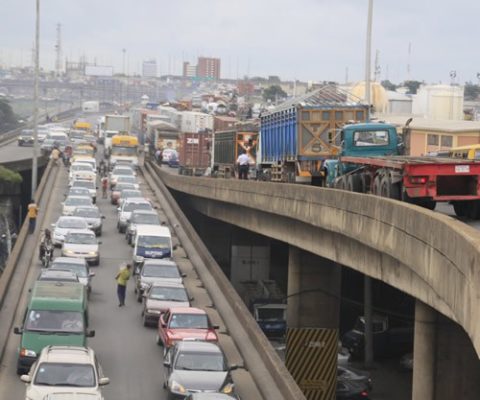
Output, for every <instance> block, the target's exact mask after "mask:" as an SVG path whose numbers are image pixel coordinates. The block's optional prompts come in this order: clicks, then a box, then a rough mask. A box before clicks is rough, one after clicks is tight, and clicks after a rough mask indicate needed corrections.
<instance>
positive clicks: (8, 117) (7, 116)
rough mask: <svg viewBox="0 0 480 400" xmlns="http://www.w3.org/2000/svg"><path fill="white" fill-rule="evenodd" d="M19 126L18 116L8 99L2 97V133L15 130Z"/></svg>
mask: <svg viewBox="0 0 480 400" xmlns="http://www.w3.org/2000/svg"><path fill="white" fill-rule="evenodd" d="M17 125H18V122H17V116H16V115H15V113H14V112H13V110H12V107H11V106H10V103H9V102H8V100H7V99H5V98H2V97H0V132H6V131H9V130H12V129H15V128H16V127H17Z"/></svg>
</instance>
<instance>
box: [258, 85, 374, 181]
mask: <svg viewBox="0 0 480 400" xmlns="http://www.w3.org/2000/svg"><path fill="white" fill-rule="evenodd" d="M367 116H368V106H366V105H363V104H361V103H360V102H359V100H357V99H352V96H351V95H350V94H348V93H347V92H343V91H341V90H340V89H338V88H337V87H335V86H332V85H329V86H325V87H323V88H320V89H318V90H316V91H314V92H311V93H307V94H305V95H303V96H300V97H297V98H295V99H292V100H289V101H287V102H285V103H283V104H281V105H279V106H278V107H276V108H274V109H273V110H270V111H268V112H266V113H264V114H262V115H261V117H260V119H261V124H260V151H259V159H258V168H259V178H260V179H263V180H271V181H277V182H300V183H311V184H321V183H322V181H323V175H322V165H323V161H324V160H325V159H328V158H331V157H333V156H335V155H336V154H337V153H338V145H339V144H340V140H339V136H338V133H339V131H340V129H341V127H342V126H343V125H344V124H346V123H348V122H361V121H366V119H367Z"/></svg>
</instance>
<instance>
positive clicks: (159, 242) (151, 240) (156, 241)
mask: <svg viewBox="0 0 480 400" xmlns="http://www.w3.org/2000/svg"><path fill="white" fill-rule="evenodd" d="M137 245H138V247H146V248H147V249H169V248H170V239H169V238H167V237H162V236H146V235H140V236H138V243H137Z"/></svg>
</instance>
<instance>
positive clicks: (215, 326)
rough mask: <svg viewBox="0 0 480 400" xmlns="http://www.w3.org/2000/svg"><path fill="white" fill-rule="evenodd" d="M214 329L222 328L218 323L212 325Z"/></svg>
mask: <svg viewBox="0 0 480 400" xmlns="http://www.w3.org/2000/svg"><path fill="white" fill-rule="evenodd" d="M212 328H213V329H220V327H219V326H218V325H213V327H212Z"/></svg>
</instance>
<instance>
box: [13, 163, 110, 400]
mask: <svg viewBox="0 0 480 400" xmlns="http://www.w3.org/2000/svg"><path fill="white" fill-rule="evenodd" d="M74 155H75V153H74ZM82 157H83V158H84V160H77V164H76V165H77V166H78V167H75V168H72V170H71V171H70V174H69V192H68V193H67V194H66V199H65V201H64V202H63V205H62V216H60V217H59V219H58V220H57V222H56V223H55V224H53V226H52V227H53V234H52V237H51V239H52V243H53V245H54V246H56V247H61V254H62V256H60V257H57V258H55V259H54V260H53V261H52V262H51V263H50V265H49V267H48V268H46V269H42V270H41V271H40V273H39V275H38V277H37V280H36V282H35V283H34V285H33V287H32V288H31V289H30V290H29V298H28V302H27V308H26V311H25V314H24V319H23V321H22V324H21V326H17V327H15V328H14V333H15V334H18V335H20V344H19V351H18V359H17V366H16V369H17V373H18V374H19V375H21V376H20V378H21V380H22V381H23V382H25V383H26V397H25V398H26V399H29V400H45V399H59V400H60V399H67V398H87V397H88V398H89V399H92V400H100V399H103V395H102V392H101V388H102V387H103V386H104V385H107V384H108V383H109V378H107V377H105V376H104V375H103V371H102V368H101V365H100V363H99V361H98V359H97V356H96V355H95V351H94V350H93V349H91V348H89V347H88V338H91V337H93V336H95V331H94V330H91V329H90V328H89V313H88V298H89V294H90V292H91V291H92V279H93V277H94V276H95V273H94V272H92V271H91V270H90V265H98V264H99V263H100V253H99V246H98V245H99V244H100V242H98V241H97V237H96V235H101V233H102V219H103V217H102V216H101V214H100V212H99V210H98V208H97V206H96V205H95V204H94V203H95V199H96V181H97V176H96V166H95V160H94V159H93V157H85V156H82ZM82 161H83V162H82ZM68 396H71V397H68Z"/></svg>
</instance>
